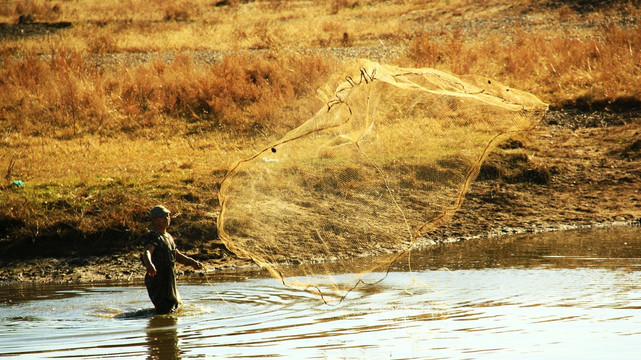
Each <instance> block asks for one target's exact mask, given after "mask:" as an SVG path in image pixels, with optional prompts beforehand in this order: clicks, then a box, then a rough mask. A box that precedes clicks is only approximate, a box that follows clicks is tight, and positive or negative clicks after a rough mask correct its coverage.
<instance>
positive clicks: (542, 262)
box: [0, 227, 641, 359]
mask: <svg viewBox="0 0 641 360" xmlns="http://www.w3.org/2000/svg"><path fill="white" fill-rule="evenodd" d="M639 234H640V229H639V228H638V227H625V228H612V229H602V230H598V231H596V230H585V231H572V232H559V233H547V234H532V235H522V236H515V237H509V238H497V239H479V240H474V241H467V242H465V243H459V244H450V245H442V246H439V247H435V248H432V249H429V250H427V251H421V252H419V251H416V252H414V253H412V255H411V258H410V261H409V262H408V261H401V262H399V263H398V264H395V267H394V268H393V271H392V272H391V273H390V274H389V275H388V276H387V277H385V275H384V274H382V273H379V274H373V277H374V278H376V277H378V278H383V277H384V278H385V280H384V281H383V282H380V283H378V284H377V285H375V286H364V287H359V288H357V289H356V290H355V291H353V292H352V293H350V295H349V296H348V298H347V299H346V300H345V301H343V302H342V303H340V304H338V305H333V306H328V305H324V304H323V303H322V302H320V301H319V299H317V298H315V297H313V296H311V295H309V294H307V293H304V292H300V291H296V290H293V289H288V288H284V287H283V286H282V285H281V284H280V282H278V281H276V280H274V279H271V278H267V277H260V276H254V275H255V274H252V276H251V277H247V276H246V275H244V274H222V273H220V274H211V273H210V274H209V275H208V279H209V280H210V282H211V283H212V284H213V285H211V286H210V285H209V284H207V283H206V282H183V283H180V284H179V287H180V291H181V295H182V297H183V299H184V301H185V305H184V306H183V308H182V309H180V310H179V311H178V312H177V313H176V314H172V315H163V316H154V315H153V313H152V310H151V309H150V307H151V304H150V302H149V299H148V297H147V293H146V291H145V288H144V285H143V284H129V285H122V284H103V285H91V284H82V285H16V286H6V287H0V358H2V357H7V358H16V357H17V358H30V359H31V358H36V359H37V358H81V359H105V358H132V359H180V358H182V359H187V358H214V357H215V358H239V359H248V358H265V357H275V358H301V359H302V358H306V359H336V358H340V359H343V358H347V359H362V358H371V359H389V358H393V359H398V358H403V359H425V358H440V359H478V358H485V359H501V358H503V359H517V358H518V359H541V358H558V359H603V358H612V359H637V358H638V354H639V350H640V349H641V346H640V345H639V344H641V281H640V280H641V277H640V275H641V272H640V271H639V270H640V266H641V236H639ZM406 260H407V259H406ZM408 263H410V264H411V273H410V272H409V267H408V265H407V264H408ZM350 276H352V275H349V274H344V275H337V276H336V278H337V279H338V280H339V281H340V280H341V279H347V278H348V277H350ZM416 289H422V291H417V290H416ZM410 291H412V292H414V294H415V295H409V292H410Z"/></svg>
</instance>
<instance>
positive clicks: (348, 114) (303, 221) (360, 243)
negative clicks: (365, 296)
mask: <svg viewBox="0 0 641 360" xmlns="http://www.w3.org/2000/svg"><path fill="white" fill-rule="evenodd" d="M345 79H346V80H345V81H344V82H343V83H342V84H340V85H339V86H338V87H337V88H336V90H335V92H334V94H333V97H332V98H331V99H330V100H329V101H328V102H327V104H326V106H325V107H323V108H322V109H320V110H319V111H318V112H317V113H316V114H315V115H314V116H313V117H312V118H311V119H309V120H308V121H306V122H305V123H303V124H302V125H301V126H299V127H298V128H296V129H294V130H292V131H290V132H289V133H288V134H286V135H285V136H284V137H283V138H282V139H280V140H278V141H275V142H274V143H272V144H270V145H268V146H266V147H265V148H264V149H263V150H262V151H260V152H258V153H256V154H255V155H254V156H252V157H251V158H248V159H245V160H242V161H240V162H238V163H237V164H236V165H235V166H234V167H233V168H232V169H231V170H230V171H229V173H228V174H227V176H226V177H225V179H224V181H223V183H222V185H221V190H220V202H221V207H222V210H221V214H220V217H219V220H218V230H219V234H220V237H221V239H222V240H223V241H224V243H225V244H226V246H227V247H228V248H229V249H230V250H231V251H233V252H234V253H235V254H237V255H238V256H241V257H244V258H251V259H253V260H254V261H255V262H256V263H258V264H259V265H261V266H263V267H265V268H267V269H268V270H269V271H270V272H271V273H272V274H273V275H274V276H276V277H278V278H279V279H281V280H282V281H283V283H285V284H286V285H289V286H301V287H303V288H305V289H307V290H310V291H313V292H319V293H320V294H321V295H324V294H326V293H327V292H331V293H332V294H334V295H336V296H343V295H344V294H345V293H347V292H348V291H350V290H351V289H352V288H354V287H355V286H356V285H357V284H358V283H360V282H363V281H364V277H365V276H366V274H371V273H372V272H382V273H385V272H386V271H387V270H388V269H389V266H390V264H392V263H393V262H394V261H395V260H397V259H399V258H400V257H401V256H402V255H403V254H405V253H406V252H407V251H409V249H411V248H412V246H413V245H415V244H416V242H417V241H418V240H419V239H420V237H421V234H423V233H425V232H427V231H430V230H433V229H434V228H436V227H438V226H439V225H442V224H444V223H446V222H447V221H449V220H450V219H451V217H452V216H453V214H454V213H455V211H456V210H457V209H458V208H459V207H460V206H461V203H462V201H463V198H464V195H465V193H466V191H467V189H468V188H469V186H470V183H471V182H472V181H473V180H474V179H475V177H476V176H477V174H478V171H479V168H480V166H481V164H482V162H483V161H484V160H485V158H486V157H487V155H488V153H489V152H490V151H491V150H492V148H493V147H494V146H496V145H497V144H498V143H499V142H500V141H501V140H502V139H503V138H504V137H505V136H507V135H508V134H511V133H514V132H521V131H524V130H528V129H532V128H533V127H534V126H536V125H537V124H538V122H539V121H540V119H541V118H542V116H543V115H544V113H545V111H546V110H547V105H546V104H544V103H543V102H541V101H540V100H539V99H537V98H536V97H535V96H533V95H531V94H528V93H526V92H522V91H518V90H516V89H510V88H507V87H505V86H503V85H501V84H499V83H497V82H495V81H493V80H489V79H487V78H482V77H477V76H467V77H465V78H462V77H456V76H453V75H451V74H448V73H445V72H441V71H437V70H434V69H409V68H400V67H394V66H387V65H381V64H377V63H374V62H370V61H362V62H360V63H359V64H358V65H356V66H355V67H354V74H351V75H349V76H347V77H346V78H345ZM373 255H382V256H376V257H373ZM363 256H367V258H363V261H358V262H340V261H339V262H332V263H331V265H330V264H329V263H328V262H327V261H331V260H340V259H341V258H343V257H363ZM291 264H302V265H299V266H289V265H291ZM333 273H334V274H335V273H351V274H354V276H353V279H352V280H350V281H344V280H341V281H340V283H339V282H338V281H336V280H334V279H333V278H332V274H333Z"/></svg>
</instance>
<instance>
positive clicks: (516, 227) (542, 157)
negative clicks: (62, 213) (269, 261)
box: [0, 108, 641, 284]
mask: <svg viewBox="0 0 641 360" xmlns="http://www.w3.org/2000/svg"><path fill="white" fill-rule="evenodd" d="M640 169H641V109H639V108H628V109H625V111H623V110H622V109H615V110H612V109H606V108H604V109H600V110H598V111H589V112H586V111H580V110H577V109H564V110H552V111H550V112H549V113H548V114H547V115H546V117H545V118H544V119H543V123H542V125H541V126H540V127H539V128H537V129H536V130H534V131H533V132H532V133H530V134H526V135H524V136H522V137H516V138H511V139H509V140H508V141H506V142H505V143H504V144H503V145H502V146H500V147H499V148H498V149H496V150H495V151H493V153H492V154H491V155H490V157H489V158H488V160H487V162H486V163H485V165H484V166H483V168H482V169H481V173H480V174H479V177H478V179H477V181H476V182H475V183H474V184H473V186H472V188H471V189H470V191H469V193H468V194H467V196H466V198H465V201H464V202H463V205H462V207H461V208H460V209H459V211H458V212H457V213H456V215H455V216H454V218H453V219H452V221H451V222H450V223H448V224H446V225H444V226H442V227H441V228H439V229H437V230H435V231H433V232H431V233H428V234H426V236H425V237H424V240H423V241H421V243H420V244H419V245H420V246H438V244H444V243H450V242H456V241H462V240H466V239H471V238H484V237H492V236H501V235H509V234H515V233H522V232H543V231H561V230H567V229H575V228H584V227H606V226H622V225H623V226H634V225H639V222H640V221H641V170H640ZM184 216H186V215H184ZM205 220H206V221H208V222H209V225H210V226H213V224H215V221H216V219H215V218H214V217H212V218H210V219H205ZM199 221H203V219H199ZM186 226H187V224H185V221H184V220H182V223H179V225H178V226H176V228H174V229H172V230H179V229H184V228H186ZM170 229H171V228H170ZM174 235H175V237H176V238H177V240H178V241H179V244H185V243H187V242H189V238H185V235H186V236H188V234H185V235H181V233H180V231H178V233H176V232H174ZM185 252H187V253H188V254H189V255H191V256H193V257H195V258H197V259H199V260H200V261H201V262H203V263H204V265H205V270H204V271H193V270H190V269H188V268H185V267H181V266H179V267H178V276H179V277H187V276H203V274H205V273H207V274H212V273H215V272H218V271H226V270H234V269H240V268H246V267H255V266H256V265H255V264H254V263H253V262H251V261H249V260H244V259H239V258H238V257H236V256H235V255H234V254H232V253H231V252H229V251H228V250H227V249H226V248H225V246H224V245H223V244H222V243H220V241H219V240H216V239H213V240H211V241H209V242H207V244H206V246H205V245H203V244H201V245H200V246H191V247H189V249H188V250H186V251H185ZM139 255H140V253H139V249H136V248H135V247H134V248H132V249H130V250H128V251H125V252H119V253H114V254H109V255H88V256H86V255H68V256H60V257H46V256H36V257H32V258H21V259H11V260H10V259H3V260H0V284H3V283H5V284H6V283H13V282H93V281H104V280H118V281H139V280H141V279H142V278H143V277H144V268H143V267H142V265H141V263H140V260H139ZM363 255H364V256H367V255H368V254H363ZM337 256H338V257H341V256H340V254H337Z"/></svg>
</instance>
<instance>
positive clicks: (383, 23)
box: [0, 0, 641, 257]
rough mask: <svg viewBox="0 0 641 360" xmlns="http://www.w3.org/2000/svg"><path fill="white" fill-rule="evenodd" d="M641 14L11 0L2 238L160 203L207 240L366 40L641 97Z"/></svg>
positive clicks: (620, 100) (401, 59) (535, 80)
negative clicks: (236, 175)
mask: <svg viewBox="0 0 641 360" xmlns="http://www.w3.org/2000/svg"><path fill="white" fill-rule="evenodd" d="M640 15H641V6H640V5H639V4H638V2H637V1H620V2H618V1H617V2H606V1H597V2H585V1H570V0H568V1H562V2H553V1H545V0H520V1H516V2H512V3H509V4H507V3H506V2H501V1H497V0H487V1H482V2H478V1H472V0H452V1H419V0H396V1H376V0H326V1H285V0H264V1H259V0H256V1H241V0H227V1H224V0H223V1H217V0H194V1H171V0H161V1H145V0H128V1H117V0H107V1H88V0H72V1H45V0H23V1H4V2H2V3H0V23H2V24H0V25H2V27H1V28H0V171H2V175H3V176H4V178H5V180H4V183H3V186H2V188H1V190H0V249H2V250H1V251H2V254H3V255H4V256H8V257H13V256H16V255H20V256H27V255H29V254H30V253H29V252H30V251H35V252H36V253H37V254H39V255H69V254H92V253H110V252H114V251H115V250H114V249H118V248H120V249H124V250H127V249H130V248H132V247H133V246H136V245H137V243H136V239H137V236H138V235H140V233H141V232H142V231H144V229H145V228H146V222H145V221H146V209H147V208H149V207H150V206H151V205H153V204H155V203H159V202H162V203H165V204H167V206H169V207H171V208H172V209H174V210H175V212H178V213H183V214H184V215H183V216H182V218H181V217H178V218H177V222H176V224H175V226H176V230H175V231H179V232H183V234H185V235H189V236H191V238H192V239H197V240H199V241H201V242H200V243H199V242H195V243H194V244H195V245H194V244H192V245H191V246H192V247H193V246H201V245H202V244H205V243H206V242H207V241H208V240H211V239H212V238H215V237H216V232H215V226H214V220H215V217H216V211H217V206H218V203H217V198H216V196H217V187H218V185H219V181H220V179H221V178H222V176H224V173H225V169H227V168H228V167H229V165H230V164H231V163H233V162H234V161H235V160H237V159H240V158H242V156H243V155H245V154H248V153H250V152H251V151H252V150H254V149H256V148H259V147H261V145H262V144H264V143H265V142H266V141H267V140H269V139H273V138H276V137H278V136H279V135H280V134H283V133H284V132H285V131H287V130H288V129H291V128H293V127H295V126H296V125H297V124H299V123H300V122H302V121H303V120H305V119H306V118H307V117H309V116H310V115H311V114H312V113H313V112H315V111H316V110H317V109H318V108H319V107H320V106H321V105H322V101H321V99H318V98H317V97H315V91H316V89H317V88H318V87H319V86H320V85H321V84H322V83H324V82H325V81H326V80H328V79H329V78H331V76H332V75H333V74H335V73H337V72H338V73H340V69H341V67H342V64H344V63H345V62H346V60H349V59H351V58H355V57H359V56H369V57H372V58H373V59H374V60H379V61H386V62H391V63H396V64H398V65H402V66H426V67H435V68H439V69H443V70H447V71H451V72H453V73H456V74H461V75H464V74H479V75H484V76H487V77H491V78H496V79H497V80H499V81H501V82H503V83H506V84H508V85H509V86H513V87H516V88H519V89H522V90H526V91H530V92H532V93H534V94H536V95H537V96H539V97H540V98H541V99H543V100H544V101H546V102H548V103H550V104H552V105H553V106H554V107H556V108H562V107H567V106H581V107H583V108H586V107H590V106H593V107H597V108H600V109H602V108H604V107H607V106H608V105H611V104H638V103H639V101H641V94H640V92H639V89H640V88H641V48H639V46H640V44H641V26H640V24H639V21H640ZM17 179H20V180H22V181H24V184H25V185H24V187H17V186H14V185H12V181H13V180H17ZM181 219H184V221H183V220H181ZM105 242H112V243H111V244H105ZM99 244H100V245H99ZM183 245H184V246H185V245H187V244H183ZM203 246H204V245H203ZM200 250H201V251H206V249H204V248H201V249H200Z"/></svg>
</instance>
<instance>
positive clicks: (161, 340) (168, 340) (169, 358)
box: [147, 315, 180, 360]
mask: <svg viewBox="0 0 641 360" xmlns="http://www.w3.org/2000/svg"><path fill="white" fill-rule="evenodd" d="M176 324H177V319H176V317H175V316H171V315H159V316H154V317H152V318H151V319H149V325H148V326H147V345H148V346H149V358H150V359H157V360H174V359H180V348H179V347H178V331H177V329H176Z"/></svg>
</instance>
